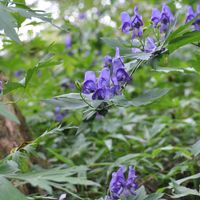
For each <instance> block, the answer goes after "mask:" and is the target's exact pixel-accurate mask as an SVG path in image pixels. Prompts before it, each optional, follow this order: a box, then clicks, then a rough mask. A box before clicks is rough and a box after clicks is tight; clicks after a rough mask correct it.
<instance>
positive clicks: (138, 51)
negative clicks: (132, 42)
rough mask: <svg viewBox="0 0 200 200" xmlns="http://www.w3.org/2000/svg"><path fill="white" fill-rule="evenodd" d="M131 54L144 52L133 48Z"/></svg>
mask: <svg viewBox="0 0 200 200" xmlns="http://www.w3.org/2000/svg"><path fill="white" fill-rule="evenodd" d="M131 52H132V53H133V54H134V53H141V52H142V51H141V50H140V49H139V48H132V49H131Z"/></svg>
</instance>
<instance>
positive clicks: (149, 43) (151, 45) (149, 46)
mask: <svg viewBox="0 0 200 200" xmlns="http://www.w3.org/2000/svg"><path fill="white" fill-rule="evenodd" d="M155 49H156V45H155V42H154V39H153V38H152V37H147V39H146V44H145V47H144V51H145V52H146V53H151V52H153V51H155Z"/></svg>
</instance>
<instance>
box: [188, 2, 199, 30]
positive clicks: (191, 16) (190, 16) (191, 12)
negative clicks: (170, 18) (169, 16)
mask: <svg viewBox="0 0 200 200" xmlns="http://www.w3.org/2000/svg"><path fill="white" fill-rule="evenodd" d="M199 14H200V5H197V12H194V10H193V8H192V6H189V7H188V12H187V17H186V20H185V23H188V22H189V21H191V20H192V19H194V18H195V17H196V16H197V15H199ZM192 25H193V27H194V30H197V31H199V30H200V17H198V18H197V19H196V20H195V21H194V23H193V24H192Z"/></svg>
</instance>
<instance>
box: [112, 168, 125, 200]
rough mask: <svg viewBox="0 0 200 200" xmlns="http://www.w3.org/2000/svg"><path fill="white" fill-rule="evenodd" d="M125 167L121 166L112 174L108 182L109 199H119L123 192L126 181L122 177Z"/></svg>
mask: <svg viewBox="0 0 200 200" xmlns="http://www.w3.org/2000/svg"><path fill="white" fill-rule="evenodd" d="M124 172H125V167H124V166H121V167H120V168H119V169H118V171H117V172H113V173H112V179H111V181H110V186H109V189H110V194H111V198H113V199H115V198H119V197H120V195H121V194H122V193H123V191H124V187H125V185H126V180H125V177H124Z"/></svg>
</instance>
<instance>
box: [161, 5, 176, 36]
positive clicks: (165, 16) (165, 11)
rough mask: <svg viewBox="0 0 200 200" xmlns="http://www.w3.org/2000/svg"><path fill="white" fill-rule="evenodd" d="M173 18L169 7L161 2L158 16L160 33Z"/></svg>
mask: <svg viewBox="0 0 200 200" xmlns="http://www.w3.org/2000/svg"><path fill="white" fill-rule="evenodd" d="M173 20H174V17H173V15H172V13H171V11H170V8H169V7H168V6H167V5H166V4H163V7H162V12H161V17H160V33H163V32H166V31H167V30H168V29H169V26H170V24H171V23H172V21H173Z"/></svg>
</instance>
